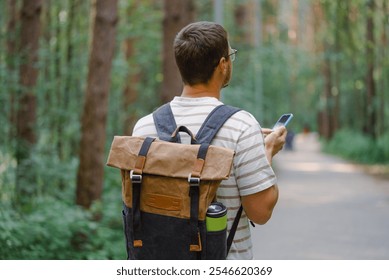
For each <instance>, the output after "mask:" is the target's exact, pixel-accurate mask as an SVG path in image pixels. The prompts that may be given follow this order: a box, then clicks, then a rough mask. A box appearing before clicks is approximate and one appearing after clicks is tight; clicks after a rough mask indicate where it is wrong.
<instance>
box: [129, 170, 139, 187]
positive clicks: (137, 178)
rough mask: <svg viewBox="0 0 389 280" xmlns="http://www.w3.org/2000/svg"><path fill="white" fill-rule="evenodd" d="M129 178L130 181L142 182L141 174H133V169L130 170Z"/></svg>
mask: <svg viewBox="0 0 389 280" xmlns="http://www.w3.org/2000/svg"><path fill="white" fill-rule="evenodd" d="M130 179H131V182H132V183H135V184H140V183H142V175H141V174H134V170H131V171H130Z"/></svg>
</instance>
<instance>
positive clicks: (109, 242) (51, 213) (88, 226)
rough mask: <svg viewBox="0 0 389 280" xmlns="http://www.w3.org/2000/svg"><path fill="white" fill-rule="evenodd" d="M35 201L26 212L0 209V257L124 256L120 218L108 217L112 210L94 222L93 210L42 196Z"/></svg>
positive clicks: (74, 257)
mask: <svg viewBox="0 0 389 280" xmlns="http://www.w3.org/2000/svg"><path fill="white" fill-rule="evenodd" d="M37 202H38V203H37V204H36V207H35V208H34V210H33V211H32V212H31V213H29V214H27V215H24V214H20V213H17V212H16V211H12V209H5V210H4V209H2V211H1V212H0V220H1V221H2V222H1V223H0V259H34V260H35V259H123V258H124V257H125V252H124V239H123V235H122V234H121V233H122V231H121V224H120V219H118V218H116V217H115V219H112V216H113V214H112V213H109V215H106V216H107V217H103V220H102V221H100V222H97V221H94V220H93V211H87V210H84V209H81V208H79V207H76V206H74V205H69V204H67V203H66V202H64V201H61V200H58V199H55V198H52V197H44V198H40V199H39V200H38V201H37ZM111 210H112V207H111V208H108V210H107V212H112V211H111ZM119 214H120V212H119V213H118V214H117V217H119Z"/></svg>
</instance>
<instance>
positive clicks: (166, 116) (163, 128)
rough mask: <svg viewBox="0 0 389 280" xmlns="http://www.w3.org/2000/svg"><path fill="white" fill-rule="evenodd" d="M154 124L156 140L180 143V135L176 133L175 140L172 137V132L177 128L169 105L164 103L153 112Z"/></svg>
mask: <svg viewBox="0 0 389 280" xmlns="http://www.w3.org/2000/svg"><path fill="white" fill-rule="evenodd" d="M153 119H154V124H155V127H156V129H157V133H158V138H159V139H160V140H163V141H168V142H178V143H180V142H181V139H180V135H179V134H178V133H177V136H176V137H175V138H173V137H172V134H173V132H174V131H175V130H176V128H177V124H176V121H175V119H174V115H173V112H172V108H171V107H170V103H166V104H164V105H162V106H161V107H159V108H158V109H156V110H155V111H154V112H153Z"/></svg>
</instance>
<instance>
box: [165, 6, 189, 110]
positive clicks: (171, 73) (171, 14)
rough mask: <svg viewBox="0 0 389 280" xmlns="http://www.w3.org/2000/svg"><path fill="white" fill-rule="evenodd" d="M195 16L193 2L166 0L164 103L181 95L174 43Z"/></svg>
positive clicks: (180, 80) (180, 81) (180, 82)
mask: <svg viewBox="0 0 389 280" xmlns="http://www.w3.org/2000/svg"><path fill="white" fill-rule="evenodd" d="M194 15H195V6H194V3H193V0H164V19H163V47H162V48H163V51H162V54H163V58H162V65H163V70H162V71H163V83H162V89H161V101H162V103H165V102H168V101H170V100H171V99H172V98H173V97H174V96H176V95H180V94H181V91H182V79H181V77H180V73H179V71H178V68H177V65H176V61H175V58H174V52H173V42H174V38H175V37H176V34H177V33H178V32H179V31H180V30H181V28H183V27H184V26H186V25H187V24H189V23H191V22H193V20H194Z"/></svg>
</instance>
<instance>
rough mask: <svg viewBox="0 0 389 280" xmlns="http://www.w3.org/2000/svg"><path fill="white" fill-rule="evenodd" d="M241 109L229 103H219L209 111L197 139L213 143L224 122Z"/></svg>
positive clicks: (201, 141)
mask: <svg viewBox="0 0 389 280" xmlns="http://www.w3.org/2000/svg"><path fill="white" fill-rule="evenodd" d="M240 110H241V109H239V108H236V107H232V106H229V105H224V104H223V105H219V106H217V107H216V108H215V109H213V110H212V112H211V113H209V115H208V117H207V118H206V119H205V121H204V123H203V125H202V126H201V127H200V129H199V131H198V133H197V135H196V139H197V142H198V143H211V141H212V139H213V138H214V137H215V135H216V133H217V132H218V131H219V129H220V128H221V127H222V126H223V124H224V123H225V122H226V121H227V120H228V119H229V118H230V117H231V116H232V115H233V114H235V113H236V112H238V111H240Z"/></svg>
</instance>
